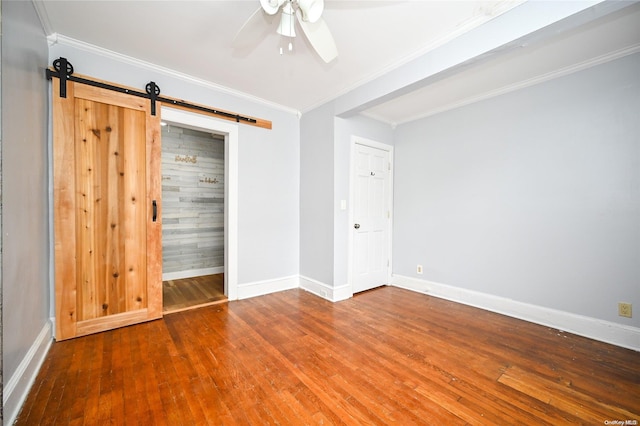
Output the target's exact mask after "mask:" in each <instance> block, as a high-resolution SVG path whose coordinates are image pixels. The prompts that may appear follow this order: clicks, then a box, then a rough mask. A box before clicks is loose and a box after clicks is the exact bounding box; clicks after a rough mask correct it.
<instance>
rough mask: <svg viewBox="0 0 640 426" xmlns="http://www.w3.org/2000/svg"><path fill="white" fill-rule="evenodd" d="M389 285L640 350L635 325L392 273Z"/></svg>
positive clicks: (639, 340) (639, 330) (638, 333)
mask: <svg viewBox="0 0 640 426" xmlns="http://www.w3.org/2000/svg"><path fill="white" fill-rule="evenodd" d="M391 285H393V286H396V287H401V288H404V289H407V290H412V291H416V292H419V293H425V294H428V295H430V296H434V297H438V298H441V299H447V300H451V301H453V302H459V303H462V304H465V305H470V306H474V307H477V308H481V309H484V310H487V311H491V312H496V313H499V314H503V315H507V316H510V317H514V318H518V319H522V320H525V321H529V322H532V323H536V324H540V325H544V326H547V327H552V328H555V329H558V330H562V331H566V332H569V333H573V334H577V335H579V336H583V337H588V338H590V339H594V340H599V341H601V342H605V343H610V344H612V345H616V346H621V347H623V348H627V349H632V350H635V351H640V329H639V328H636V327H629V326H625V325H623V324H617V323H614V322H610V321H605V320H600V319H597V318H591V317H586V316H583V315H577V314H572V313H569V312H564V311H559V310H556V309H550V308H545V307H542V306H537V305H531V304H528V303H523V302H518V301H516V300H512V299H507V298H504V297H499V296H493V295H490V294H486V293H480V292H477V291H473V290H467V289H464V288H459V287H453V286H449V285H446V284H440V283H435V282H432V281H426V280H420V279H416V278H412V277H406V276H402V275H394V276H393V277H392V280H391Z"/></svg>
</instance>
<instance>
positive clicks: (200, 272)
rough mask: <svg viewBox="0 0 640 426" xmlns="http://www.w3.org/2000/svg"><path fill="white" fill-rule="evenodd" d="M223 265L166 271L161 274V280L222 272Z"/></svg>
mask: <svg viewBox="0 0 640 426" xmlns="http://www.w3.org/2000/svg"><path fill="white" fill-rule="evenodd" d="M223 273H224V266H216V267H214V268H203V269H189V270H188V271H176V272H166V273H163V274H162V281H168V280H181V279H183V278H191V277H201V276H203V275H213V274H223Z"/></svg>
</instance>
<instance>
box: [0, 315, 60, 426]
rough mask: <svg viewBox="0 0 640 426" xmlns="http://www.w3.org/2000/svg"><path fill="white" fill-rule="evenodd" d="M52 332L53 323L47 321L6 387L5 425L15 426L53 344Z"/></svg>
mask: <svg viewBox="0 0 640 426" xmlns="http://www.w3.org/2000/svg"><path fill="white" fill-rule="evenodd" d="M51 330H52V328H51V323H50V322H49V321H47V323H46V324H45V325H44V327H42V330H41V331H40V333H39V334H38V336H37V337H36V340H35V341H34V342H33V344H32V345H31V347H30V348H29V350H28V351H27V353H26V355H25V356H24V358H23V359H22V361H21V362H20V364H19V365H18V368H17V369H16V371H15V372H14V373H13V375H12V376H11V378H10V379H9V380H8V381H7V382H6V383H5V385H4V389H3V398H2V405H3V408H4V424H5V425H10V424H13V422H14V420H15V419H16V417H17V416H18V413H19V412H20V409H21V408H22V404H23V403H24V400H25V399H26V398H27V394H28V393H29V390H30V389H31V386H32V385H33V382H34V381H35V379H36V376H37V375H38V371H40V367H42V363H43V362H44V360H45V357H46V355H47V352H49V348H50V347H51V343H52V342H53V337H52V334H51Z"/></svg>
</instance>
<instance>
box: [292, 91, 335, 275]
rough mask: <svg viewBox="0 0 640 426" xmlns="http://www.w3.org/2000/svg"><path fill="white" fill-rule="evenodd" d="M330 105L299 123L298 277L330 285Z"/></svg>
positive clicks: (331, 156)
mask: <svg viewBox="0 0 640 426" xmlns="http://www.w3.org/2000/svg"><path fill="white" fill-rule="evenodd" d="M333 120H334V119H333V105H332V104H331V103H329V104H326V105H323V106H322V107H320V108H316V109H315V110H313V111H311V112H308V113H305V114H304V115H303V116H302V119H301V120H300V275H302V276H304V277H307V278H311V279H314V280H316V281H320V282H321V283H324V284H327V285H333V171H334V169H333V167H334V165H333V161H334V159H333V140H334V123H333Z"/></svg>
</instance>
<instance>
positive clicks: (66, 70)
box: [46, 57, 271, 129]
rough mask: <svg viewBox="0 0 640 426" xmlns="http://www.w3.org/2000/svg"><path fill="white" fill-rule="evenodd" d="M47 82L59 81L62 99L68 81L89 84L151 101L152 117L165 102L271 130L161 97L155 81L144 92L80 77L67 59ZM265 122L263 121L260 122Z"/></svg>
mask: <svg viewBox="0 0 640 426" xmlns="http://www.w3.org/2000/svg"><path fill="white" fill-rule="evenodd" d="M46 76H47V80H52V79H53V77H56V78H58V79H59V83H60V97H62V98H66V97H67V81H73V82H75V83H81V84H87V85H89V86H94V87H99V88H101V89H107V90H112V91H114V92H120V93H126V94H128V95H133V96H138V97H140V98H146V99H149V101H150V102H151V115H156V102H163V103H165V104H170V105H173V106H177V107H182V108H186V109H192V110H196V111H199V112H204V113H207V114H212V115H217V116H219V117H222V118H225V119H227V120H234V121H236V122H237V123H240V122H244V123H247V124H254V125H258V126H260V127H265V128H269V129H270V128H271V122H264V123H258V119H255V118H252V117H245V116H243V115H240V114H234V113H232V112H227V111H220V110H217V109H213V108H208V107H205V106H202V105H195V104H192V103H189V102H185V101H182V100H178V99H173V98H168V97H164V96H160V87H158V85H157V84H156V83H154V82H153V81H151V82H149V83H147V85H146V87H145V91H144V92H140V91H137V90H132V89H129V88H126V87H120V86H115V85H113V84H108V83H104V82H101V81H95V80H90V79H88V78H83V77H78V76H75V75H73V65H71V63H70V62H69V61H68V60H67V59H66V58H62V57H60V58H58V59H56V60H55V61H53V70H52V69H47V70H46ZM260 121H263V120H260Z"/></svg>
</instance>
